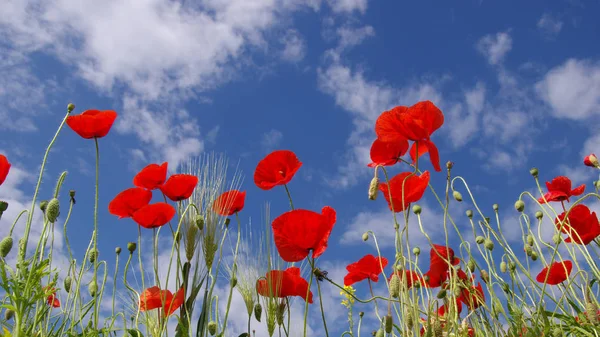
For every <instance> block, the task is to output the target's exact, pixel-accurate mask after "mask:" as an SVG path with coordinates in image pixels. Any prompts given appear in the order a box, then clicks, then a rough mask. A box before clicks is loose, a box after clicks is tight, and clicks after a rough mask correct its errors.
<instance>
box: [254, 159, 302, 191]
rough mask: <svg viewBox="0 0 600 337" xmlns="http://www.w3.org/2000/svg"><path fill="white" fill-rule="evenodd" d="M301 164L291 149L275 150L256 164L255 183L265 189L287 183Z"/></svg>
mask: <svg viewBox="0 0 600 337" xmlns="http://www.w3.org/2000/svg"><path fill="white" fill-rule="evenodd" d="M300 166H302V163H301V162H300V160H298V157H296V154H295V153H294V152H292V151H289V150H278V151H273V152H271V153H270V154H268V155H267V156H266V157H265V158H263V160H261V161H260V162H258V165H256V171H254V183H255V184H256V186H258V188H260V189H262V190H265V191H266V190H270V189H272V188H273V187H275V186H277V185H285V184H287V183H289V182H290V180H292V178H293V177H294V175H295V174H296V172H298V170H299V169H300Z"/></svg>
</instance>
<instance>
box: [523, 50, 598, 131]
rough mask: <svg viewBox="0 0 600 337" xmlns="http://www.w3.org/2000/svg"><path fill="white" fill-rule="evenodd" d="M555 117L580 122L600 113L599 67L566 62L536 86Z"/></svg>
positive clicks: (574, 60) (578, 62)
mask: <svg viewBox="0 0 600 337" xmlns="http://www.w3.org/2000/svg"><path fill="white" fill-rule="evenodd" d="M535 88H536V90H537V93H538V94H539V95H540V97H541V98H542V100H544V101H545V102H546V103H547V104H548V105H549V106H550V107H551V109H550V113H551V114H552V115H553V116H554V117H557V118H567V119H573V120H583V119H586V118H589V117H592V116H597V115H599V114H600V64H599V63H597V62H591V61H586V60H577V59H569V60H567V61H566V62H565V63H563V64H562V65H560V66H557V67H555V68H553V69H551V70H550V71H549V72H548V73H547V74H546V76H544V78H543V79H542V80H541V81H539V82H538V83H537V84H536V86H535Z"/></svg>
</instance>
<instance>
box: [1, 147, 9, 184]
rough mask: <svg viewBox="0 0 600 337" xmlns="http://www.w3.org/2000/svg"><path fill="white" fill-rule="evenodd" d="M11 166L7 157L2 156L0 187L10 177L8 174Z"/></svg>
mask: <svg viewBox="0 0 600 337" xmlns="http://www.w3.org/2000/svg"><path fill="white" fill-rule="evenodd" d="M10 166H11V164H10V163H9V162H8V159H6V156H4V155H3V154H0V185H2V184H3V183H4V181H5V180H6V177H7V176H8V172H9V171H10Z"/></svg>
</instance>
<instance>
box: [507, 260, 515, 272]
mask: <svg viewBox="0 0 600 337" xmlns="http://www.w3.org/2000/svg"><path fill="white" fill-rule="evenodd" d="M516 269H517V264H516V263H514V262H512V261H510V262H508V270H510V271H511V272H513V271H515V270H516Z"/></svg>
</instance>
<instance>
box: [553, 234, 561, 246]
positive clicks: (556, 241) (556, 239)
mask: <svg viewBox="0 0 600 337" xmlns="http://www.w3.org/2000/svg"><path fill="white" fill-rule="evenodd" d="M552 241H553V242H554V244H559V243H561V241H562V236H560V234H555V235H553V236H552Z"/></svg>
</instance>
